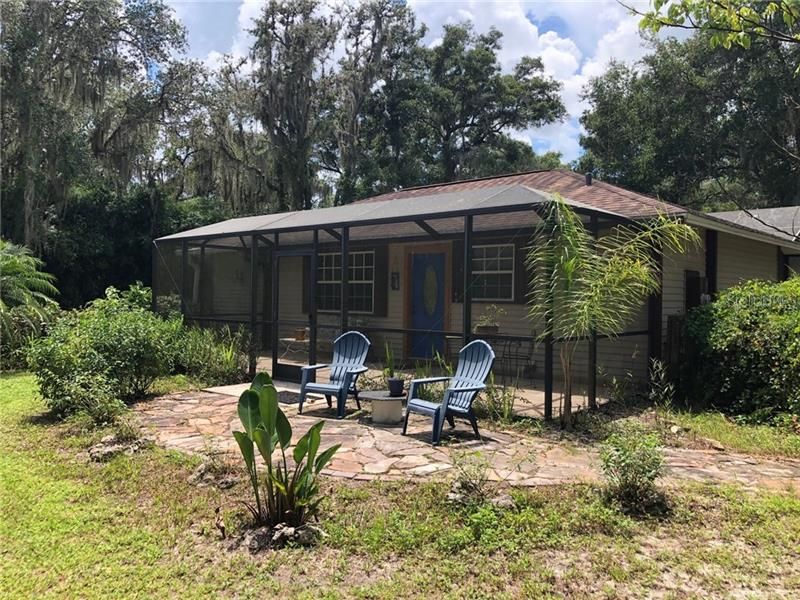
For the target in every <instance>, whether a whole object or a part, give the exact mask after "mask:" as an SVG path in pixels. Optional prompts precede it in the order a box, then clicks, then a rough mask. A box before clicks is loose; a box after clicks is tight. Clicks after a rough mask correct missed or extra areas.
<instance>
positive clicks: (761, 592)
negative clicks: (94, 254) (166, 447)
mask: <svg viewBox="0 0 800 600" xmlns="http://www.w3.org/2000/svg"><path fill="white" fill-rule="evenodd" d="M42 412H43V406H42V404H41V402H40V401H39V400H38V399H36V394H35V386H34V382H33V379H32V378H31V377H30V376H28V375H25V374H17V375H5V376H2V377H0V482H2V485H0V561H2V569H0V598H28V597H37V598H47V597H60V598H72V597H83V598H108V597H113V598H137V597H138V598H166V597H176V596H187V597H188V596H194V597H198V596H200V597H202V596H215V597H216V596H223V597H238V598H256V597H266V596H271V595H278V594H280V595H281V596H282V597H287V598H294V597H301V598H302V597H306V598H320V597H323V598H338V597H355V598H394V597H414V596H417V597H419V596H437V597H443V598H464V597H471V598H486V597H497V598H503V597H505V598H520V597H529V598H541V597H565V596H566V597H576V598H583V597H586V598H626V597H627V598H633V597H636V598H638V597H643V596H647V595H650V594H653V595H661V596H663V597H675V598H685V597H697V598H706V597H714V596H716V597H726V596H729V595H736V596H737V597H748V596H751V597H765V596H770V595H774V596H776V597H781V596H783V597H797V596H798V595H800V542H799V541H798V540H800V498H799V497H798V496H797V495H792V494H789V493H783V492H769V493H767V492H762V493H758V494H754V493H750V492H745V491H743V490H740V489H737V488H731V487H697V486H693V487H686V488H681V489H675V490H671V491H670V495H671V498H672V506H673V511H672V513H671V515H670V516H669V517H667V518H664V519H660V520H659V519H648V520H636V519H632V518H630V517H627V516H625V515H623V514H621V513H620V512H618V511H617V510H615V509H613V508H609V507H607V506H606V505H605V504H604V503H603V502H602V501H601V499H600V496H599V494H598V492H597V491H596V490H593V489H591V488H589V487H586V486H571V487H566V486H563V487H554V488H549V489H540V490H530V491H525V492H520V493H519V494H518V495H517V500H518V507H517V509H516V510H505V511H500V510H495V509H490V508H487V507H483V508H476V509H472V510H466V509H455V508H452V507H450V506H449V505H448V504H447V503H446V502H445V498H444V497H445V494H446V492H447V486H446V485H444V484H441V483H424V484H421V483H410V482H395V483H385V484H380V483H364V484H359V483H356V482H341V481H331V480H326V481H325V485H324V489H325V490H326V491H327V492H328V493H329V494H330V497H329V499H328V500H326V502H325V504H324V507H323V521H322V523H321V525H322V527H323V529H324V530H325V531H326V532H327V533H328V537H327V538H326V539H325V541H324V542H323V544H322V545H321V546H319V547H317V548H314V549H310V550H303V549H287V550H282V551H277V552H268V553H264V554H262V555H259V556H250V555H249V554H247V553H246V552H244V551H239V552H228V551H227V550H225V549H224V547H223V545H222V544H221V543H220V542H218V541H217V535H218V534H217V532H216V530H215V529H214V527H213V525H212V523H213V514H214V508H215V507H217V506H221V507H222V508H223V510H224V511H225V513H226V519H227V521H228V524H229V527H230V528H234V529H235V528H236V527H237V523H239V522H241V519H242V518H243V517H242V515H243V512H242V509H241V508H240V504H239V501H240V500H242V499H246V498H247V495H248V491H247V489H246V488H245V487H244V486H241V485H239V486H236V487H234V488H232V489H231V490H228V491H226V492H221V491H218V490H216V489H213V488H197V487H194V486H191V485H189V484H188V483H187V481H186V480H187V477H188V475H189V474H190V472H191V470H192V468H193V465H194V463H193V461H192V460H190V459H187V458H185V457H182V456H180V455H176V454H172V453H167V452H163V451H160V450H158V449H153V450H149V451H147V452H144V453H143V454H141V455H137V456H134V457H119V458H117V459H115V460H113V461H112V462H110V463H108V464H105V465H99V464H93V463H86V462H85V461H83V460H82V459H81V458H80V453H81V451H82V450H83V449H84V448H85V447H86V445H87V444H88V443H89V442H90V441H91V439H94V438H96V437H97V436H98V435H101V433H92V434H80V435H75V433H74V431H75V430H74V428H73V429H72V430H71V431H72V432H71V433H70V429H69V427H68V426H66V425H63V424H53V423H51V422H49V421H48V420H47V419H46V418H45V417H43V416H42Z"/></svg>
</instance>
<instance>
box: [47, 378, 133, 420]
mask: <svg viewBox="0 0 800 600" xmlns="http://www.w3.org/2000/svg"><path fill="white" fill-rule="evenodd" d="M51 408H52V409H53V411H54V412H55V413H57V414H58V413H61V414H85V415H87V416H89V417H90V418H91V419H92V421H93V422H94V423H95V424H98V425H109V424H111V423H114V422H115V421H116V419H117V418H118V417H119V416H120V415H121V414H122V413H123V412H125V404H123V403H122V401H121V400H120V399H119V398H118V397H117V396H116V392H115V389H114V386H113V385H112V384H111V382H109V381H108V379H107V378H106V377H105V376H104V375H88V374H83V373H79V374H76V375H75V376H74V377H71V378H68V379H66V380H65V381H64V385H63V388H62V389H61V392H60V393H59V394H58V395H57V396H56V397H55V398H54V399H53V403H52V405H51Z"/></svg>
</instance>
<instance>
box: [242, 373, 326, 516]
mask: <svg viewBox="0 0 800 600" xmlns="http://www.w3.org/2000/svg"><path fill="white" fill-rule="evenodd" d="M238 412H239V419H240V420H241V422H242V426H243V427H244V431H234V432H233V436H234V438H235V439H236V443H237V444H238V445H239V450H240V451H241V453H242V457H243V458H244V462H245V465H246V466H247V472H248V474H249V475H250V483H251V485H252V487H253V496H254V498H255V504H248V505H247V506H248V508H249V509H250V512H251V513H252V514H253V517H254V519H255V520H256V523H257V524H260V525H263V524H266V525H272V526H274V525H278V524H279V523H285V524H286V525H289V526H292V527H299V526H301V525H304V524H306V523H307V522H308V521H309V519H311V518H313V517H314V516H315V515H316V513H317V508H318V506H319V502H320V498H319V497H318V496H319V484H318V483H317V477H318V475H319V473H320V471H322V469H324V468H325V465H327V464H328V462H329V461H330V460H331V458H333V455H334V454H335V453H336V451H337V450H338V449H339V444H336V445H335V446H331V447H330V448H328V449H327V450H325V451H324V452H320V453H319V454H318V451H319V447H320V443H321V437H320V431H321V430H322V426H323V425H324V422H323V421H320V422H318V423H316V424H314V425H312V426H311V428H310V429H309V430H308V432H306V434H305V435H304V436H303V437H301V438H300V439H299V440H297V444H296V445H295V447H294V450H293V451H292V458H293V459H294V465H295V466H289V465H288V464H287V461H286V449H287V448H288V447H289V444H290V443H291V440H292V426H291V425H290V424H289V420H288V419H287V418H286V415H285V414H284V413H283V411H282V410H281V409H280V406H278V392H277V390H276V389H275V386H274V385H273V384H272V379H270V377H269V375H267V374H266V373H260V374H258V375H257V376H256V378H255V379H254V380H253V383H252V384H251V385H250V389H248V390H245V391H244V392H243V393H242V395H241V396H240V398H239V407H238ZM256 448H257V449H258V452H259V454H261V458H262V459H263V460H264V464H265V465H266V470H267V472H266V475H265V476H264V477H263V478H261V477H259V473H258V466H257V465H256V455H255V450H256ZM276 450H279V451H280V460H275V459H274V458H273V454H274V453H275V451H276ZM262 482H263V485H262Z"/></svg>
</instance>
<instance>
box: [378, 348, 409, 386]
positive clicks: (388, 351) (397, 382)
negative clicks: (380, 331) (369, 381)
mask: <svg viewBox="0 0 800 600" xmlns="http://www.w3.org/2000/svg"><path fill="white" fill-rule="evenodd" d="M384 356H385V358H386V366H385V367H384V368H383V377H384V378H385V379H386V385H388V386H389V395H390V396H402V395H403V385H404V383H405V382H404V381H403V380H402V379H400V378H399V377H395V372H394V354H393V353H392V347H391V346H390V345H389V342H384Z"/></svg>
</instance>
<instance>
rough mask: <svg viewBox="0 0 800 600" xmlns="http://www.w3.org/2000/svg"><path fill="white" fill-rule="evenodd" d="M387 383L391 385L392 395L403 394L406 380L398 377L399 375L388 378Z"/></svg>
mask: <svg viewBox="0 0 800 600" xmlns="http://www.w3.org/2000/svg"><path fill="white" fill-rule="evenodd" d="M386 383H387V384H388V385H389V395H390V396H402V395H403V384H404V383H405V382H404V381H403V380H402V379H398V378H397V377H390V378H389V379H387V380H386Z"/></svg>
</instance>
